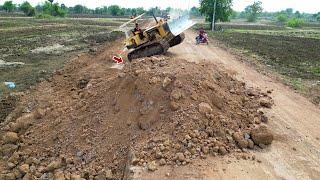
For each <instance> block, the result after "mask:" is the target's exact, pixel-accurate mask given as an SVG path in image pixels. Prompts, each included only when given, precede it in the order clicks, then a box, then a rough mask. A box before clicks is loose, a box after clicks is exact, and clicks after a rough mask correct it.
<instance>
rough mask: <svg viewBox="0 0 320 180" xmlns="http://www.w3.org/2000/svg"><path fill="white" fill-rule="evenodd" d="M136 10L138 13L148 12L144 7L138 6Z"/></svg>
mask: <svg viewBox="0 0 320 180" xmlns="http://www.w3.org/2000/svg"><path fill="white" fill-rule="evenodd" d="M135 10H136V13H137V14H138V15H140V14H143V13H145V12H146V11H145V10H144V9H143V7H138V8H136V9H135Z"/></svg>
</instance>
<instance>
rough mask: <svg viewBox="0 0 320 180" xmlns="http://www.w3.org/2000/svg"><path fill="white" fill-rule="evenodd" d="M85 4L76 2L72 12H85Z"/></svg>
mask: <svg viewBox="0 0 320 180" xmlns="http://www.w3.org/2000/svg"><path fill="white" fill-rule="evenodd" d="M85 9H86V8H85V6H82V5H80V4H77V5H75V6H74V7H73V12H74V13H76V14H83V13H84V12H85Z"/></svg>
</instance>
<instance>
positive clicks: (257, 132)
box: [251, 126, 273, 145]
mask: <svg viewBox="0 0 320 180" xmlns="http://www.w3.org/2000/svg"><path fill="white" fill-rule="evenodd" d="M251 137H252V140H253V142H254V143H255V144H257V145H260V144H263V145H269V144H271V142H272V141H273V134H272V133H271V132H270V131H269V130H268V129H267V127H265V126H260V127H259V128H256V129H253V130H252V131H251Z"/></svg>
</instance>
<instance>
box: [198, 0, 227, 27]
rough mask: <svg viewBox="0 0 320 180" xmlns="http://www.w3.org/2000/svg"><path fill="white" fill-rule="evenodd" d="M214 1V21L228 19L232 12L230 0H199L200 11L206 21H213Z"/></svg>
mask: <svg viewBox="0 0 320 180" xmlns="http://www.w3.org/2000/svg"><path fill="white" fill-rule="evenodd" d="M215 1H216V12H215V21H214V22H217V21H222V22H225V21H229V17H230V15H231V14H232V9H231V5H232V0H200V9H199V10H200V13H201V14H202V15H205V17H206V21H209V22H210V23H211V27H212V23H213V14H214V3H215Z"/></svg>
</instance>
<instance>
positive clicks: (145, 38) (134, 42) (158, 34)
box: [120, 14, 169, 49]
mask: <svg viewBox="0 0 320 180" xmlns="http://www.w3.org/2000/svg"><path fill="white" fill-rule="evenodd" d="M143 15H144V14H142V15H140V16H138V17H137V18H135V19H132V20H131V21H129V22H128V23H125V25H126V26H127V29H126V32H125V34H126V40H125V46H126V47H127V48H128V49H133V48H136V47H139V46H140V45H142V44H145V43H148V42H152V41H154V40H156V39H160V38H162V37H164V36H166V35H167V34H168V32H169V29H168V28H165V27H164V26H165V24H166V22H165V21H164V20H163V19H160V20H158V19H157V18H156V17H155V16H154V20H155V22H154V21H152V22H150V21H149V20H145V21H140V22H139V19H141V17H142V16H143ZM130 23H134V24H135V25H136V26H135V27H132V25H131V26H130ZM120 27H121V26H120ZM130 27H131V28H130Z"/></svg>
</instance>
